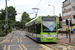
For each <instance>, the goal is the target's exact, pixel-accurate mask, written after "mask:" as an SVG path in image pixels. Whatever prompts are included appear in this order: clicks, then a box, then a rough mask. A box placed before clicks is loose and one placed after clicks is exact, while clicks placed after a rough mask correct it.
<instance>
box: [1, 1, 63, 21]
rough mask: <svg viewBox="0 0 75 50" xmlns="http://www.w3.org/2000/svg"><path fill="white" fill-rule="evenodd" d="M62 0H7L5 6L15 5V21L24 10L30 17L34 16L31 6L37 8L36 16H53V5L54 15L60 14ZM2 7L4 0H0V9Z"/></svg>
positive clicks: (18, 19) (19, 18) (3, 6)
mask: <svg viewBox="0 0 75 50" xmlns="http://www.w3.org/2000/svg"><path fill="white" fill-rule="evenodd" d="M63 1H64V0H7V6H13V7H15V9H16V11H17V15H16V21H20V20H21V16H22V13H23V12H24V11H25V12H27V13H28V14H29V15H30V18H34V17H35V13H34V11H33V10H32V8H39V10H38V14H37V16H47V15H51V16H53V15H54V11H53V10H54V9H53V6H54V7H55V15H57V16H59V14H60V13H61V15H62V2H63ZM38 3H39V4H38ZM37 5H38V6H37ZM48 5H51V6H48ZM52 5H53V6H52ZM4 8H5V0H0V10H1V9H4ZM35 12H36V10H35Z"/></svg>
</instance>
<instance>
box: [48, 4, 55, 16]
mask: <svg viewBox="0 0 75 50" xmlns="http://www.w3.org/2000/svg"><path fill="white" fill-rule="evenodd" d="M48 6H53V14H54V15H55V6H54V5H50V4H49V5H48Z"/></svg>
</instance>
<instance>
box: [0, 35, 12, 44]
mask: <svg viewBox="0 0 75 50" xmlns="http://www.w3.org/2000/svg"><path fill="white" fill-rule="evenodd" d="M10 37H11V35H10V36H9V37H7V38H6V39H5V40H4V41H2V42H1V43H4V42H5V41H6V40H7V39H9V38H10Z"/></svg>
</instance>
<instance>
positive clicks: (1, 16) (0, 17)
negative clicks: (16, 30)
mask: <svg viewBox="0 0 75 50" xmlns="http://www.w3.org/2000/svg"><path fill="white" fill-rule="evenodd" d="M7 10H8V28H9V29H10V28H12V26H14V24H15V22H16V20H15V16H16V15H17V13H16V10H15V8H14V7H13V6H9V7H7ZM5 12H6V8H5V9H4V10H3V9H1V13H0V25H1V26H4V24H5V17H6V13H5Z"/></svg>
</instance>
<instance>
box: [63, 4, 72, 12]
mask: <svg viewBox="0 0 75 50" xmlns="http://www.w3.org/2000/svg"><path fill="white" fill-rule="evenodd" d="M70 8H71V5H69V6H67V7H64V8H63V9H62V10H63V11H65V10H67V9H70Z"/></svg>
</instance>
